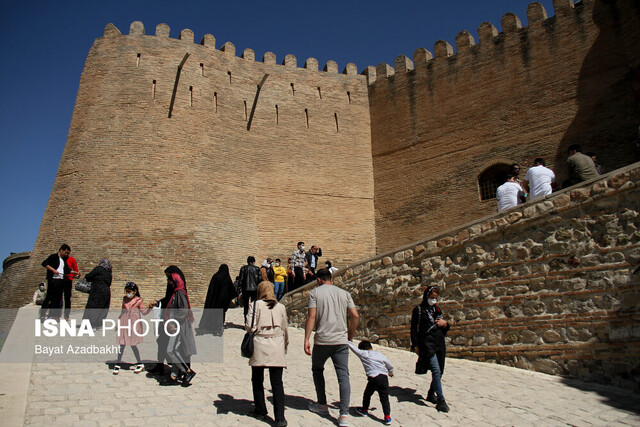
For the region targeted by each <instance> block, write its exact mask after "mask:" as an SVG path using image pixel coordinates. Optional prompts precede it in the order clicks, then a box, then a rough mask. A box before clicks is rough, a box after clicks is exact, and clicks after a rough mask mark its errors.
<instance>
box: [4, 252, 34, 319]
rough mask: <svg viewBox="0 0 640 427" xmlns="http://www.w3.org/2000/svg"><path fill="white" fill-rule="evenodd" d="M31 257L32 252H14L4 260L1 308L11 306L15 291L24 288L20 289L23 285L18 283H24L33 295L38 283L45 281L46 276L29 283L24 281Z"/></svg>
mask: <svg viewBox="0 0 640 427" xmlns="http://www.w3.org/2000/svg"><path fill="white" fill-rule="evenodd" d="M30 257H31V252H19V253H12V254H11V255H9V256H8V257H6V258H5V259H4V261H3V262H2V275H1V276H0V308H6V307H11V303H10V301H11V300H12V299H13V298H14V297H15V293H16V292H17V291H18V290H22V289H20V288H22V286H16V285H17V284H20V285H22V284H23V283H24V285H25V286H24V288H25V290H26V291H27V292H28V290H30V292H31V296H33V293H34V292H35V291H36V288H37V285H38V283H40V282H41V281H44V278H43V279H42V280H39V281H36V282H33V283H28V284H27V283H26V282H25V281H24V276H25V270H26V268H27V266H28V265H29V258H30ZM26 302H29V301H26Z"/></svg>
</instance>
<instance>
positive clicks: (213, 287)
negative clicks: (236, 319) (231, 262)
mask: <svg viewBox="0 0 640 427" xmlns="http://www.w3.org/2000/svg"><path fill="white" fill-rule="evenodd" d="M235 297H236V290H235V287H234V286H233V281H232V280H231V275H230V274H229V267H228V266H227V264H222V265H221V266H220V268H219V269H218V272H217V273H216V274H214V275H213V277H212V278H211V281H210V282H209V290H208V291H207V298H206V299H205V301H204V312H203V313H202V319H200V326H199V329H200V330H201V331H202V332H213V334H214V335H222V326H223V324H224V319H225V316H226V314H227V309H228V308H229V304H231V301H232V300H233V299H234V298H235ZM214 308H219V309H222V319H220V318H219V317H218V315H217V313H216V312H215V310H211V309H214ZM220 320H222V323H220Z"/></svg>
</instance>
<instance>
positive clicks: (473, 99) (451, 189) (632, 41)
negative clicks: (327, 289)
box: [367, 0, 640, 253]
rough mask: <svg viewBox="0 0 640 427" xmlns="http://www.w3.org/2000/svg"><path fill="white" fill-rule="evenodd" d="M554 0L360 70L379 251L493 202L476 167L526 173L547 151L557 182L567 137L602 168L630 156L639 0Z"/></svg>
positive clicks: (637, 107)
mask: <svg viewBox="0 0 640 427" xmlns="http://www.w3.org/2000/svg"><path fill="white" fill-rule="evenodd" d="M553 3H554V9H555V10H554V11H553V12H555V15H554V16H549V17H547V12H546V11H545V10H544V8H543V7H542V6H541V5H540V4H539V3H532V4H531V5H529V7H528V9H527V21H528V26H527V27H522V25H521V22H520V19H519V18H518V17H517V16H516V15H514V14H513V13H507V14H505V15H504V17H503V18H502V21H501V23H500V24H501V25H498V23H495V24H496V26H497V27H500V26H501V27H502V28H501V29H502V31H501V32H498V29H496V26H494V25H492V24H491V23H486V22H485V23H483V24H481V25H480V26H479V28H478V30H477V32H478V35H479V38H478V40H477V43H476V40H475V38H474V36H473V35H471V34H470V32H468V31H461V32H460V33H459V34H458V36H457V37H456V40H455V43H454V42H453V41H451V44H449V43H447V42H446V41H443V40H440V41H438V42H437V43H436V44H435V46H434V48H433V54H432V53H431V52H429V51H427V50H425V49H423V48H419V49H417V50H416V51H415V53H414V54H413V61H412V60H411V59H409V58H407V57H405V56H404V55H401V56H398V57H397V58H396V60H395V63H394V64H392V65H387V64H380V65H378V66H377V67H376V68H374V67H370V69H368V70H367V72H368V73H369V77H370V80H369V83H370V84H369V98H370V105H371V108H370V110H371V138H372V152H373V169H374V179H375V207H376V242H377V252H378V253H381V252H385V251H388V250H392V249H394V248H396V247H398V246H401V245H405V244H408V243H410V242H412V241H414V240H415V239H416V237H417V236H425V235H430V234H434V233H438V232H440V231H442V230H445V229H448V228H451V227H456V226H458V225H462V224H464V223H467V222H469V221H473V220H475V219H477V218H479V217H481V216H484V215H488V214H490V213H491V212H494V211H495V209H496V200H495V199H485V200H482V198H481V195H480V188H479V183H478V179H479V177H480V175H481V174H482V172H483V171H485V170H486V169H488V168H490V167H492V166H494V165H496V164H506V165H510V164H511V163H520V164H521V166H522V175H524V173H525V172H526V170H527V168H528V167H529V166H531V165H532V164H533V160H534V159H535V158H537V157H543V158H544V159H545V160H546V162H547V166H549V167H550V168H551V169H553V170H554V171H555V172H556V175H557V176H558V180H557V184H558V186H559V185H560V183H562V181H563V179H564V178H565V177H566V166H565V160H566V154H567V147H568V146H569V145H570V144H573V143H580V144H582V146H583V149H584V151H585V152H587V151H594V152H596V153H597V155H598V159H599V161H600V162H601V163H602V164H603V166H604V168H605V170H606V171H611V170H614V169H617V168H620V167H623V166H625V165H627V164H629V163H630V161H629V160H630V159H633V158H634V157H633V156H634V153H633V146H632V144H631V141H632V140H633V139H634V138H635V137H636V135H637V131H638V117H640V102H639V101H638V100H640V52H639V49H638V48H637V46H638V45H640V30H639V28H640V8H638V5H637V2H632V1H602V0H584V1H581V2H576V4H575V7H574V4H573V3H574V2H573V1H571V0H556V1H554V2H553ZM550 12H551V11H550ZM549 15H551V13H550V14H549ZM469 30H473V29H469ZM451 45H454V46H455V48H456V52H455V54H454V46H451ZM636 161H637V159H636Z"/></svg>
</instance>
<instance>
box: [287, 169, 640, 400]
mask: <svg viewBox="0 0 640 427" xmlns="http://www.w3.org/2000/svg"><path fill="white" fill-rule="evenodd" d="M639 230H640V163H635V164H634V165H632V166H631V167H627V168H624V169H620V170H618V171H615V172H612V173H611V174H609V175H607V176H604V177H603V178H602V179H600V180H595V181H592V182H588V183H584V184H583V185H578V186H575V187H572V188H570V189H567V190H564V191H562V192H560V193H557V194H553V195H551V196H547V198H545V199H542V200H540V201H536V202H534V203H527V204H526V205H521V206H518V207H516V208H512V209H510V210H508V211H506V212H504V213H501V214H494V215H492V216H489V217H486V218H483V219H480V220H477V221H474V222H472V223H468V224H465V225H464V226H461V227H458V228H454V229H451V230H448V231H446V232H444V233H442V234H439V235H434V236H431V237H430V238H429V239H427V240H423V241H418V242H414V243H412V244H411V245H408V246H405V247H401V248H397V249H396V250H395V251H393V252H389V253H385V254H382V255H379V256H377V257H375V258H371V259H368V260H365V261H363V262H360V263H356V264H353V265H350V266H349V267H348V268H346V269H343V270H340V271H339V272H337V273H336V275H335V276H334V283H336V284H338V285H339V286H341V287H343V288H345V289H347V290H349V291H350V292H351V294H352V296H353V299H354V302H355V303H356V305H357V307H358V309H359V312H360V316H361V317H360V327H359V329H358V331H357V334H356V335H359V336H360V338H367V339H370V340H372V341H377V342H378V343H379V344H382V345H388V346H392V347H398V346H400V347H409V345H410V342H409V329H410V320H411V310H412V309H413V307H415V306H416V305H417V304H419V303H420V301H421V300H422V295H423V293H424V290H425V289H426V287H427V286H431V285H436V286H438V287H439V288H440V289H441V290H442V291H443V292H442V294H441V296H440V302H439V305H440V307H441V308H442V310H443V312H444V314H445V318H446V319H447V321H449V322H451V323H452V328H451V330H450V332H449V334H448V337H447V342H448V354H449V356H451V357H458V358H465V359H471V360H479V361H487V362H494V363H501V364H504V365H509V366H516V367H520V368H523V369H531V370H535V371H540V372H546V373H550V374H561V375H569V376H574V377H580V378H583V379H587V380H592V381H598V382H609V383H614V384H617V385H620V386H623V387H628V388H630V389H635V390H638V389H640V382H638V372H639V371H640V364H638V361H639V360H640V328H639V327H638V324H639V323H638V322H639V320H640V304H639V302H640V271H638V268H639V266H640V231H639ZM634 271H635V273H633V272H634ZM313 286H315V283H313V284H309V285H307V286H306V287H305V288H301V289H300V290H298V291H296V292H293V293H290V294H287V295H286V296H285V297H284V299H283V302H284V303H285V304H286V305H287V307H288V310H289V319H290V323H292V324H294V325H300V326H301V325H303V324H304V319H305V316H306V307H307V300H308V294H309V290H310V289H311V288H313Z"/></svg>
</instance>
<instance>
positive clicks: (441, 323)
mask: <svg viewBox="0 0 640 427" xmlns="http://www.w3.org/2000/svg"><path fill="white" fill-rule="evenodd" d="M439 295H440V291H439V290H438V288H437V287H436V286H429V287H428V288H427V289H426V290H425V291H424V295H423V297H422V302H421V303H420V305H418V306H416V307H415V308H414V309H413V312H412V313H411V351H413V352H415V353H416V354H418V362H417V363H416V374H419V375H422V374H426V373H427V372H428V371H431V386H429V391H428V392H427V401H428V402H431V403H434V404H436V409H437V410H438V411H440V412H449V406H448V405H447V402H446V401H445V399H444V394H443V392H442V382H441V378H442V374H443V373H444V360H445V356H446V354H447V347H446V344H445V341H444V338H445V336H446V335H447V332H448V331H449V327H450V326H449V323H447V321H445V320H444V318H443V316H442V310H440V307H438V306H437V304H436V303H437V300H438V296H439Z"/></svg>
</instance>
